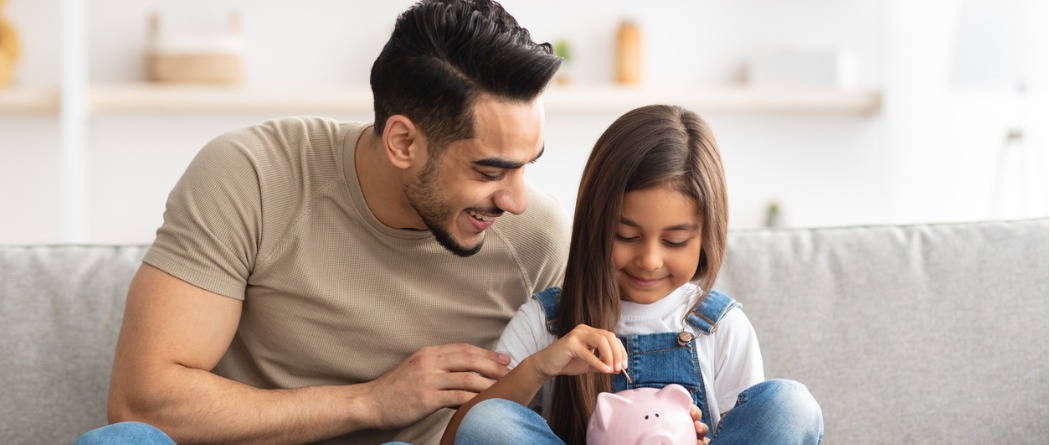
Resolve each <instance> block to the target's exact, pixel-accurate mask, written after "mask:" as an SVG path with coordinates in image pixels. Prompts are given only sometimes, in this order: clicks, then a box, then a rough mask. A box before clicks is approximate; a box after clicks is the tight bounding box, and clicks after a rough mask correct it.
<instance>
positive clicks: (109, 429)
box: [75, 422, 175, 445]
mask: <svg viewBox="0 0 1050 445" xmlns="http://www.w3.org/2000/svg"><path fill="white" fill-rule="evenodd" d="M104 444H108V445H133V444H145V445H175V442H174V441H172V440H171V438H170V437H168V435H167V434H164V432H163V431H161V430H160V429H158V428H157V427H154V426H152V425H149V424H145V423H142V422H120V423H114V424H112V425H106V426H104V427H102V428H98V429H94V430H91V431H88V432H87V433H84V435H83V436H80V438H79V439H77V442H76V444H75V445H104Z"/></svg>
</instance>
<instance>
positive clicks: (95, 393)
mask: <svg viewBox="0 0 1050 445" xmlns="http://www.w3.org/2000/svg"><path fill="white" fill-rule="evenodd" d="M1048 246H1050V242H1048V225H1047V220H1046V219H1040V220H1029V221H1013V222H989V223H968V224H936V225H915V226H878V227H855V228H823V229H811V230H802V229H785V230H747V231H733V232H731V233H730V243H729V252H728V255H727V260H726V264H725V265H724V266H723V269H722V272H721V274H720V276H719V280H718V283H717V284H716V288H717V289H719V290H721V291H723V292H726V293H728V294H729V295H731V296H733V297H735V298H737V299H738V300H740V301H741V302H742V303H743V304H744V310H745V312H746V313H747V314H748V317H750V319H751V322H752V324H753V325H754V326H755V330H756V331H757V332H758V336H759V341H760V343H761V345H762V352H763V356H764V358H765V365H766V376H767V377H768V378H774V377H779V378H790V379H794V380H798V381H800V382H802V383H804V384H806V385H807V386H808V387H809V388H810V390H811V392H812V393H813V395H814V396H815V397H816V398H817V400H818V401H819V402H820V404H821V406H822V408H823V410H824V419H825V441H824V443H826V444H877V443H955V444H979V443H980V444H983V443H993V442H994V443H1010V444H1028V443H1042V444H1045V443H1047V442H1046V440H1047V437H1048V423H1047V418H1048V413H1047V409H1048V408H1047V407H1048V394H1050V388H1048V383H1047V382H1048V353H1047V351H1048V332H1050V328H1048V318H1050V317H1048V314H1050V309H1048V300H1050V291H1048V285H1047V281H1048V278H1047V276H1048V270H1050V267H1048V257H1050V255H1048ZM144 253H145V246H31V247H0V444H54V443H72V442H73V441H74V440H75V439H76V438H77V437H78V436H79V435H80V434H82V433H83V432H85V431H88V430H90V429H92V428H95V427H99V426H102V425H104V424H105V423H106V397H107V392H108V385H109V375H110V369H111V367H112V360H113V353H114V347H115V344H116V338H117V334H118V332H119V329H120V320H121V318H122V316H123V307H124V298H125V295H126V292H127V287H128V283H129V282H130V280H131V277H132V275H133V274H134V272H135V270H137V268H138V266H139V264H140V260H141V258H142V255H143V254H144Z"/></svg>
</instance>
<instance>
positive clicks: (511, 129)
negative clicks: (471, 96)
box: [405, 96, 543, 256]
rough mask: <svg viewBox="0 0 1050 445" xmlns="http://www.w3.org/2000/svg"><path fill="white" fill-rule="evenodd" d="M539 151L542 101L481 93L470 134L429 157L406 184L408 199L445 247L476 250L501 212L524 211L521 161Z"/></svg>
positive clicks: (461, 251)
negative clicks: (495, 97) (472, 129)
mask: <svg viewBox="0 0 1050 445" xmlns="http://www.w3.org/2000/svg"><path fill="white" fill-rule="evenodd" d="M542 153H543V105H542V104H541V103H540V101H539V100H534V101H532V102H504V101H500V100H497V99H494V98H491V97H490V96H482V97H481V98H479V99H478V101H477V103H476V104H475V106H474V137H473V138H471V139H464V140H459V141H455V142H452V143H451V144H449V146H448V147H446V148H445V149H444V151H443V152H442V153H440V154H439V155H438V156H437V157H436V158H434V157H429V159H428V160H427V163H426V165H424V166H423V168H422V170H421V171H420V173H419V174H418V175H416V177H415V179H414V180H413V181H412V182H410V183H409V184H408V185H406V186H405V196H406V197H407V198H408V202H409V204H411V205H412V207H413V208H415V210H416V212H417V213H419V216H420V218H421V219H422V220H423V223H424V224H426V226H427V228H429V229H430V231H431V232H432V233H434V237H435V238H437V240H438V242H439V243H441V245H442V246H444V247H445V248H446V249H448V250H449V251H451V252H452V253H455V254H456V255H459V256H470V255H473V254H475V253H477V252H478V251H479V250H481V245H482V243H483V242H484V240H485V231H486V230H488V228H489V227H491V226H492V225H493V224H494V223H495V222H496V219H497V218H498V217H499V216H500V215H502V214H503V212H510V213H513V214H515V215H517V214H520V213H522V212H524V211H525V208H526V206H527V205H528V203H527V202H526V198H525V183H524V178H523V174H524V173H525V166H526V165H527V164H529V163H531V162H533V161H535V160H536V159H537V158H539V157H540V155H541V154H542Z"/></svg>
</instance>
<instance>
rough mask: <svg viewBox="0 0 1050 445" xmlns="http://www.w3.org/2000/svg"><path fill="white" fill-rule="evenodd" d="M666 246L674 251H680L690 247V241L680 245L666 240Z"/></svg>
mask: <svg viewBox="0 0 1050 445" xmlns="http://www.w3.org/2000/svg"><path fill="white" fill-rule="evenodd" d="M664 245H665V246H667V247H670V248H673V249H680V248H683V247H685V246H688V245H689V240H685V241H682V242H680V243H677V242H674V241H667V240H664Z"/></svg>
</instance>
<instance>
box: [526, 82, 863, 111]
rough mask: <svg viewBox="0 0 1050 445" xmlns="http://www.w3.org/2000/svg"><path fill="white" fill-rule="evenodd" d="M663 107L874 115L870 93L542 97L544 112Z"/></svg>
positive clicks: (565, 93) (710, 91)
mask: <svg viewBox="0 0 1050 445" xmlns="http://www.w3.org/2000/svg"><path fill="white" fill-rule="evenodd" d="M654 103H666V104H676V105H682V106H684V107H687V108H690V109H692V110H695V111H697V112H741V113H763V112H802V113H855V114H865V113H873V112H875V111H878V109H879V107H880V105H881V95H880V94H879V93H878V92H876V91H868V90H855V91H852V90H851V91H844V90H839V89H834V88H753V87H747V86H720V87H684V88H675V89H666V88H665V89H656V88H646V87H624V86H572V87H552V88H551V89H550V90H549V91H548V92H547V93H546V106H547V109H548V110H558V111H575V112H601V111H615V112H626V111H628V110H630V109H633V108H637V107H639V106H643V105H648V104H654Z"/></svg>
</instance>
